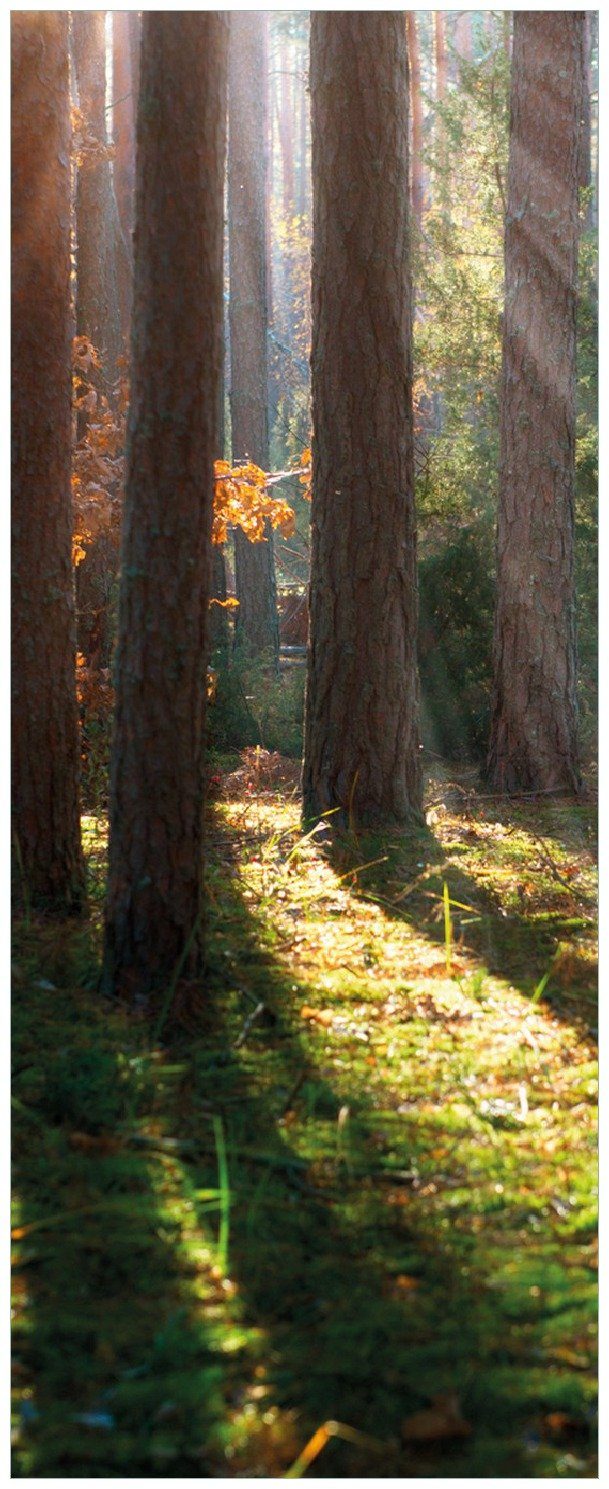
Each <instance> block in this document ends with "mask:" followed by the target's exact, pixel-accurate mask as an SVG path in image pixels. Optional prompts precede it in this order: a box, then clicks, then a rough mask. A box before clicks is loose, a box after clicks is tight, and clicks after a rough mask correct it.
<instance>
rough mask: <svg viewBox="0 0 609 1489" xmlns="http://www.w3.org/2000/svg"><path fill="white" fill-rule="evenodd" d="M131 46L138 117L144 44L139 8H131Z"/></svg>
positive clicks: (134, 113)
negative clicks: (141, 54)
mask: <svg viewBox="0 0 609 1489" xmlns="http://www.w3.org/2000/svg"><path fill="white" fill-rule="evenodd" d="M128 15H129V48H130V53H131V80H132V81H131V86H132V88H133V116H134V118H135V119H137V110H138V100H139V94H140V51H141V45H142V19H141V16H140V14H139V11H137V10H130V11H129V12H128Z"/></svg>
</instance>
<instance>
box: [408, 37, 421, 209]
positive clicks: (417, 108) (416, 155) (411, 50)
mask: <svg viewBox="0 0 609 1489" xmlns="http://www.w3.org/2000/svg"><path fill="white" fill-rule="evenodd" d="M406 27H407V32H408V61H409V70H410V108H411V118H412V153H411V162H410V166H411V169H410V191H411V201H412V211H413V215H414V217H415V218H416V221H417V222H420V221H421V214H422V211H423V162H422V159H421V146H422V141H423V104H422V100H421V54H420V51H419V38H418V35H417V18H416V13H415V11H414V10H408V11H407V12H406Z"/></svg>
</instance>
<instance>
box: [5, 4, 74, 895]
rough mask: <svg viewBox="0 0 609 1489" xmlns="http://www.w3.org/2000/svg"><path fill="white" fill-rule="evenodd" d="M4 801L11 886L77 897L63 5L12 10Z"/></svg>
mask: <svg viewBox="0 0 609 1489" xmlns="http://www.w3.org/2000/svg"><path fill="white" fill-rule="evenodd" d="M11 61H12V254H13V257H12V295H11V312H12V340H11V383H12V527H11V537H12V601H13V632H12V759H13V778H12V792H13V795H12V800H13V827H14V834H15V843H16V856H17V859H18V860H19V865H20V870H21V875H22V888H23V890H24V892H25V894H26V895H27V896H28V897H29V898H31V899H32V900H34V901H35V902H42V903H44V904H49V905H55V906H57V907H58V908H60V909H71V908H73V907H75V906H77V905H78V904H79V903H80V901H81V898H82V892H83V864H82V857H81V847H80V822H79V806H78V759H79V745H78V729H77V719H76V696H75V689H74V661H75V635H74V591H73V575H72V504H71V488H70V474H71V471H70V436H71V365H70V362H71V331H72V324H71V312H70V159H69V152H70V104H69V68H68V14H67V12H66V11H17V12H16V13H15V14H14V15H13V17H12V32H11Z"/></svg>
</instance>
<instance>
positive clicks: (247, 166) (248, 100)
mask: <svg viewBox="0 0 609 1489" xmlns="http://www.w3.org/2000/svg"><path fill="white" fill-rule="evenodd" d="M267 72H268V61H267V19H266V16H265V15H264V14H263V13H262V12H261V11H233V13H232V15H231V22H230V60H229V144H228V222H229V262H230V298H229V311H230V360H231V378H230V406H231V430H232V447H233V459H234V460H243V459H245V458H246V457H249V458H250V459H251V460H253V461H255V463H256V465H259V466H261V467H262V469H263V470H266V469H268V461H269V433H268V350H267V320H268V313H267V267H266V246H267V225H266V212H267V190H266V172H267V130H268V108H267V90H266V87H265V80H266V77H267ZM252 76H254V77H256V78H257V79H258V86H257V87H256V88H255V89H254V90H253V91H252V85H251V84H252ZM235 585H236V591H237V599H238V600H239V608H238V610H237V612H236V622H235V623H236V637H237V641H238V643H239V644H240V645H241V646H243V648H244V649H245V650H247V651H248V652H249V653H250V654H251V655H252V656H260V655H262V654H266V655H267V656H269V657H270V659H271V661H272V663H273V665H274V666H277V665H278V661H279V624H278V620H277V596H276V587H275V564H274V557H273V535H272V530H271V528H270V525H269V524H268V523H267V525H266V536H265V539H264V541H263V542H262V543H250V542H249V540H248V539H247V538H246V536H245V534H244V533H243V532H241V531H240V530H239V529H238V528H237V530H236V531H235Z"/></svg>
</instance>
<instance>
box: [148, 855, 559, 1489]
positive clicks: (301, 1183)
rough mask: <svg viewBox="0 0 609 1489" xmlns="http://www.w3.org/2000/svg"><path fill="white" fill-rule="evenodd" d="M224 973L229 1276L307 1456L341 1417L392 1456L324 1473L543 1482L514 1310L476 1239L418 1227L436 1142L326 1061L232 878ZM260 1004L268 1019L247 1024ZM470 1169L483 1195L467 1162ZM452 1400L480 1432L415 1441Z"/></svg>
mask: <svg viewBox="0 0 609 1489" xmlns="http://www.w3.org/2000/svg"><path fill="white" fill-rule="evenodd" d="M230 946H232V947H233V948H235V947H237V948H238V953H237V956H236V958H235V962H234V965H233V967H232V968H231V967H230V960H229V958H227V956H226V951H227V947H230ZM208 961H209V965H208V986H209V994H210V1012H209V1022H208V1028H207V1032H206V1035H205V1039H204V1042H203V1044H202V1046H201V1047H200V1052H199V1056H197V1055H196V1053H194V1051H193V1058H194V1059H195V1064H196V1061H197V1058H199V1059H200V1061H201V1074H200V1075H199V1076H198V1077H197V1075H196V1074H195V1078H194V1080H193V1082H192V1090H193V1092H196V1089H197V1087H198V1085H199V1083H200V1080H201V1079H203V1081H204V1083H205V1087H206V1089H207V1091H208V1092H209V1093H210V1095H211V1096H212V1099H213V1100H214V1103H215V1104H217V1106H218V1109H219V1110H220V1111H221V1112H222V1115H223V1121H224V1124H225V1130H226V1134H227V1143H228V1161H229V1169H230V1185H231V1193H232V1206H231V1239H230V1263H229V1270H230V1276H231V1278H232V1279H233V1280H234V1282H235V1283H236V1286H237V1290H238V1296H239V1297H240V1299H241V1300H242V1304H243V1307H244V1310H245V1317H246V1319H248V1320H250V1321H251V1322H252V1323H254V1324H255V1325H256V1326H257V1327H259V1328H261V1329H262V1330H263V1332H264V1336H265V1341H266V1343H265V1350H264V1355H265V1361H266V1364H265V1370H264V1388H265V1390H268V1400H269V1401H270V1402H272V1403H275V1404H277V1405H279V1407H280V1408H281V1409H283V1410H284V1411H286V1410H289V1411H291V1412H294V1413H295V1417H296V1423H297V1428H298V1432H299V1434H300V1439H301V1444H302V1443H304V1442H305V1441H306V1440H307V1437H308V1435H309V1434H310V1433H312V1432H313V1431H315V1430H316V1429H317V1428H318V1427H319V1426H320V1424H321V1423H323V1422H324V1421H326V1420H327V1419H328V1418H333V1419H336V1420H338V1421H340V1422H342V1423H346V1424H347V1425H348V1426H351V1427H357V1428H358V1429H360V1430H361V1431H362V1432H364V1433H366V1434H369V1435H370V1436H371V1437H373V1438H374V1439H376V1440H377V1442H378V1443H379V1444H380V1445H381V1446H380V1449H379V1450H378V1451H376V1452H375V1451H373V1450H372V1449H371V1448H370V1449H368V1448H366V1446H365V1445H364V1444H362V1443H360V1444H358V1445H350V1444H346V1443H342V1442H338V1441H336V1442H333V1443H332V1444H331V1445H330V1446H329V1447H328V1448H327V1449H326V1450H325V1451H324V1454H323V1456H322V1459H321V1460H320V1461H319V1464H317V1463H316V1464H315V1465H314V1466H313V1467H312V1469H311V1470H310V1473H311V1475H312V1476H316V1474H317V1473H319V1474H321V1475H322V1476H325V1475H326V1474H327V1473H332V1472H335V1473H339V1474H341V1475H344V1476H349V1475H351V1474H354V1473H357V1474H360V1475H362V1476H365V1477H373V1476H378V1475H381V1476H393V1475H395V1476H413V1477H420V1476H423V1477H426V1476H429V1475H430V1474H434V1473H435V1474H439V1475H440V1476H443V1477H453V1476H455V1477H462V1476H464V1475H465V1476H466V1475H468V1474H469V1475H473V1476H475V1477H479V1476H485V1475H489V1474H493V1473H499V1474H508V1473H509V1474H514V1475H521V1476H527V1474H528V1473H530V1456H529V1454H528V1451H527V1443H526V1441H525V1438H526V1432H525V1430H524V1429H525V1424H526V1420H527V1417H528V1418H530V1415H531V1410H532V1409H533V1410H534V1409H535V1407H536V1406H538V1405H539V1401H538V1398H537V1397H536V1394H535V1392H536V1391H538V1390H539V1386H538V1385H537V1386H536V1387H535V1388H534V1389H533V1391H532V1393H531V1391H530V1390H529V1389H528V1388H527V1387H525V1385H524V1381H525V1377H526V1368H527V1363H528V1365H533V1363H534V1362H533V1358H531V1359H529V1360H528V1362H523V1359H522V1349H521V1345H520V1343H518V1342H517V1340H516V1336H515V1334H514V1336H513V1337H511V1338H510V1332H511V1331H510V1326H509V1323H508V1322H507V1320H506V1316H505V1314H503V1313H502V1308H501V1303H500V1302H499V1303H498V1302H497V1299H496V1298H495V1297H493V1299H492V1301H491V1300H490V1299H489V1293H488V1289H487V1279H486V1277H485V1273H484V1258H483V1256H482V1255H481V1254H479V1248H478V1246H477V1243H476V1242H475V1240H474V1239H473V1237H472V1236H471V1235H468V1234H466V1232H465V1231H462V1230H459V1229H458V1228H455V1229H454V1230H453V1232H452V1233H451V1234H449V1233H447V1231H446V1229H445V1228H439V1227H438V1228H437V1229H436V1228H435V1227H434V1224H433V1221H432V1222H428V1223H426V1224H425V1227H424V1228H421V1227H420V1225H414V1226H413V1224H412V1222H411V1221H410V1219H409V1213H408V1205H405V1204H403V1203H402V1201H403V1199H404V1195H405V1194H406V1195H407V1194H408V1189H409V1185H411V1184H412V1183H413V1182H414V1183H415V1184H417V1183H418V1179H417V1177H416V1176H417V1174H418V1172H419V1170H423V1169H424V1168H425V1165H426V1163H427V1165H428V1164H429V1157H428V1153H427V1152H426V1150H427V1148H428V1144H429V1133H428V1131H427V1130H426V1129H424V1128H420V1127H419V1125H418V1122H417V1118H416V1114H410V1115H408V1114H403V1115H402V1118H401V1121H400V1125H399V1127H398V1129H397V1137H396V1136H394V1137H393V1138H392V1139H391V1141H390V1142H389V1143H386V1142H384V1141H383V1139H382V1138H381V1136H380V1134H379V1120H378V1114H377V1112H376V1110H375V1107H374V1103H373V1101H372V1100H371V1099H370V1097H369V1096H368V1095H367V1094H366V1085H365V1082H364V1083H362V1082H361V1080H360V1081H358V1082H356V1081H355V1080H353V1081H352V1080H351V1077H350V1076H348V1077H344V1076H343V1077H342V1079H341V1083H340V1089H339V1088H338V1085H337V1084H336V1083H335V1081H334V1078H333V1077H334V1074H335V1072H334V1070H333V1069H332V1058H331V1055H330V1053H329V1051H325V1052H324V1053H323V1055H322V1062H321V1063H320V1062H319V1061H318V1059H317V1057H316V1055H315V1053H314V1046H313V1045H312V1043H311V1041H310V1040H309V1039H308V1038H307V1036H306V1034H305V1033H304V1032H303V1022H302V1019H301V1018H299V1015H298V1011H297V1009H295V1008H294V1003H295V999H294V992H295V985H294V983H293V980H292V978H291V975H290V973H289V971H287V970H285V969H284V968H282V966H281V964H280V961H279V960H278V959H277V957H276V956H275V955H274V953H273V951H272V949H269V945H268V939H267V941H265V940H264V926H263V922H262V919H261V918H260V917H258V916H257V915H256V913H255V912H254V911H253V910H252V908H251V906H250V905H246V903H245V902H244V900H243V897H242V891H241V889H240V887H239V885H238V883H237V882H236V880H235V879H233V881H232V882H231V880H230V878H229V875H228V873H227V872H225V873H224V875H223V877H222V880H221V882H219V881H217V880H215V881H214V910H213V917H212V922H211V925H210V931H209V938H208ZM227 962H228V968H230V971H229V973H228V978H227V970H228V968H227ZM227 983H228V986H227ZM231 984H232V986H231ZM296 990H297V989H296ZM307 991H309V994H310V988H309V989H307V988H306V987H303V989H302V993H303V996H304V994H305V993H306V992H307ZM244 996H248V1001H247V1002H246V1003H244ZM254 1001H255V1003H256V1004H258V1003H259V1002H260V1003H262V1004H263V1010H262V1012H261V1013H260V1015H259V1017H258V1018H257V1019H255V1020H253V1021H251V1022H248V1018H250V1017H251V1011H252V1009H253V1006H254ZM297 1001H298V1000H297ZM212 1007H213V1010H214V1012H213V1013H212V1011H211V1010H212ZM290 1009H292V1010H293V1011H292V1013H290ZM244 1031H245V1032H244ZM177 1047H178V1048H179V1042H178V1046H177ZM212 1050H213V1051H215V1053H212ZM218 1061H220V1065H219V1066H218V1064H217V1062H218ZM214 1062H215V1068H216V1071H217V1070H218V1069H220V1071H221V1074H222V1078H221V1080H220V1082H219V1083H217V1081H215V1079H214ZM340 1063H342V1064H343V1065H344V1063H345V1062H344V1061H343V1062H340ZM345 1081H346V1082H347V1084H346V1085H345ZM223 1090H224V1091H225V1092H226V1093H227V1096H228V1100H226V1101H224V1100H223V1096H222V1091H223ZM295 1108H297V1109H298V1118H297V1121H296V1122H295V1124H294V1125H293V1124H292V1121H291V1117H292V1115H293V1114H294V1109H295ZM347 1109H348V1131H349V1140H348V1151H347V1150H346V1149H343V1146H342V1142H341V1122H342V1120H343V1117H344V1113H345V1111H346V1110H347ZM190 1121H191V1122H193V1123H195V1124H196V1099H195V1105H194V1106H193V1108H192V1110H191V1114H190ZM296 1132H297V1134H298V1136H297V1140H296V1141H295V1140H294V1136H293V1134H294V1133H296ZM435 1134H436V1140H437V1141H440V1142H441V1140H442V1132H441V1130H439V1129H438V1128H436V1129H435ZM445 1135H446V1137H447V1138H449V1137H450V1132H449V1131H447V1133H446V1134H445ZM453 1139H454V1134H453ZM456 1171H457V1172H461V1178H462V1179H464V1181H465V1182H467V1178H466V1175H464V1174H463V1172H462V1171H460V1170H459V1164H458V1162H457V1169H456ZM511 1306H512V1307H513V1299H512V1303H511ZM522 1306H523V1309H524V1312H525V1313H526V1311H527V1305H526V1303H525V1304H523V1305H522ZM523 1370H524V1374H521V1372H522V1371H523ZM517 1381H519V1382H520V1389H518V1388H517V1389H515V1383H516V1382H517ZM452 1392H455V1393H457V1394H458V1396H459V1400H460V1403H461V1408H462V1411H463V1413H464V1416H465V1418H466V1419H467V1421H468V1423H469V1424H471V1425H472V1427H473V1430H472V1432H471V1435H468V1436H467V1437H464V1438H463V1439H462V1440H459V1439H458V1436H457V1435H455V1437H454V1438H452V1437H451V1436H450V1433H447V1438H446V1441H444V1442H443V1441H441V1440H440V1438H441V1432H440V1433H439V1434H438V1440H436V1441H430V1442H429V1443H426V1444H425V1443H421V1444H420V1445H418V1446H416V1447H415V1446H413V1445H408V1446H405V1445H404V1443H402V1442H401V1440H400V1434H401V1428H402V1424H403V1423H404V1420H405V1418H407V1417H408V1416H409V1414H410V1413H412V1412H415V1411H418V1410H420V1409H422V1408H423V1409H424V1408H426V1407H428V1406H429V1403H430V1400H432V1399H433V1398H434V1397H437V1396H438V1395H444V1396H445V1397H449V1396H450V1394H451V1393H452Z"/></svg>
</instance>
